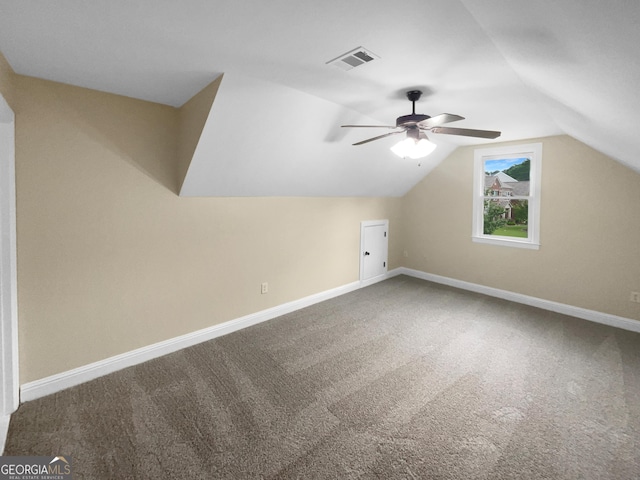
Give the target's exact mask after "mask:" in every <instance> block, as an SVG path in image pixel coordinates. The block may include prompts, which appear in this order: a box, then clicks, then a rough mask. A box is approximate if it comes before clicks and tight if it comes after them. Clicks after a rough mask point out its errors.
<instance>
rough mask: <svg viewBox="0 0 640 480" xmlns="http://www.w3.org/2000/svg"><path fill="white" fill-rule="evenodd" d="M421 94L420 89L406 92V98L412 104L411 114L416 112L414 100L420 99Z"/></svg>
mask: <svg viewBox="0 0 640 480" xmlns="http://www.w3.org/2000/svg"><path fill="white" fill-rule="evenodd" d="M421 96H422V92H421V91H420V90H409V91H408V92H407V98H408V99H409V101H410V102H411V103H412V104H413V108H412V110H413V112H412V113H411V115H415V114H416V102H417V101H418V100H420V97H421Z"/></svg>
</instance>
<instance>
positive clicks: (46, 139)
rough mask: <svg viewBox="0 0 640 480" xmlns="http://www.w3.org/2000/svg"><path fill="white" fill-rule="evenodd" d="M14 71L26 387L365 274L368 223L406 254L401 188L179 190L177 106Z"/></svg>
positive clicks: (23, 377)
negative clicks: (401, 242) (288, 193)
mask: <svg viewBox="0 0 640 480" xmlns="http://www.w3.org/2000/svg"><path fill="white" fill-rule="evenodd" d="M15 80H16V90H17V101H16V108H15V110H16V116H17V122H16V124H17V125H18V128H17V136H16V152H17V153H16V160H17V192H18V199H17V200H18V202H17V203H18V212H17V217H18V279H19V281H18V298H19V314H20V320H19V325H20V328H19V338H20V368H21V378H20V381H21V383H25V382H29V381H33V380H36V379H40V378H43V377H45V376H48V375H52V374H55V373H59V372H62V371H66V370H69V369H72V368H75V367H79V366H82V365H86V364H88V363H90V362H95V361H98V360H101V359H104V358H107V357H110V356H113V355H116V354H120V353H123V352H127V351H130V350H132V349H135V348H138V347H143V346H146V345H149V344H152V343H154V342H158V341H162V340H165V339H168V338H172V337H175V336H177V335H181V334H185V333H188V332H192V331H195V330H198V329H201V328H205V327H209V326H211V325H215V324H218V323H221V322H224V321H227V320H231V319H234V318H237V317H240V316H243V315H246V314H249V313H253V312H257V311H260V310H263V309H266V308H270V307H273V306H276V305H280V304H283V303H285V302H289V301H292V300H296V299H299V298H302V297H305V296H307V295H311V294H314V293H318V292H322V291H325V290H328V289H331V288H335V287H338V286H341V285H344V284H348V283H350V282H353V281H356V280H357V279H358V274H359V264H358V262H359V254H358V252H359V237H360V221H362V220H370V219H378V218H389V220H390V231H391V236H390V250H391V252H395V251H398V248H397V247H396V246H394V241H395V240H394V228H395V226H396V223H397V222H396V218H397V216H398V206H399V203H400V200H399V199H395V200H394V199H381V198H180V197H178V196H177V195H176V194H175V193H174V192H175V189H176V180H177V171H178V170H177V168H176V164H177V160H176V152H177V150H178V146H177V142H178V141H177V139H178V137H179V135H178V131H179V128H178V122H179V117H180V113H179V111H178V110H176V109H174V108H171V107H167V106H161V105H157V104H151V103H147V102H143V101H138V100H133V99H130V98H125V97H120V96H116V95H110V94H105V93H100V92H96V91H91V90H86V89H82V88H76V87H70V86H66V85H61V84H57V83H53V82H47V81H43V80H37V79H33V78H27V77H23V76H16V78H15ZM398 260H399V259H398V258H397V255H396V256H394V255H391V257H390V260H389V266H390V268H394V267H397V266H398V265H399V263H398ZM264 281H267V282H269V293H268V294H266V295H261V294H260V283H261V282H264Z"/></svg>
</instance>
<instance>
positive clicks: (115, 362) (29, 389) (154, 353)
mask: <svg viewBox="0 0 640 480" xmlns="http://www.w3.org/2000/svg"><path fill="white" fill-rule="evenodd" d="M397 275H408V276H411V277H415V278H420V279H423V280H427V281H430V282H434V283H440V284H443V285H449V286H452V287H455V288H460V289H463V290H469V291H472V292H477V293H482V294H485V295H489V296H492V297H497V298H502V299H504V300H510V301H512V302H516V303H522V304H525V305H530V306H533V307H538V308H542V309H544V310H550V311H553V312H558V313H562V314H565V315H571V316H573V317H577V318H582V319H585V320H589V321H592V322H597V323H602V324H604V325H610V326H613V327H618V328H622V329H625V330H630V331H633V332H640V322H639V321H636V320H632V319H630V318H624V317H618V316H616V315H610V314H607V313H602V312H597V311H594V310H587V309H585V308H579V307H573V306H571V305H565V304H562V303H557V302H552V301H549V300H544V299H541V298H536V297H530V296H528V295H523V294H520V293H514V292H509V291H507V290H500V289H497V288H492V287H486V286H484V285H479V284H475V283H470V282H465V281H462V280H456V279H453V278H449V277H443V276H440V275H434V274H431V273H426V272H421V271H419V270H413V269H410V268H405V267H400V268H395V269H393V270H391V271H389V272H387V273H386V274H385V275H380V276H378V277H375V278H373V279H369V280H365V281H362V282H359V281H358V282H352V283H349V284H347V285H343V286H341V287H337V288H334V289H331V290H327V291H324V292H320V293H317V294H315V295H310V296H308V297H304V298H301V299H299V300H295V301H293V302H289V303H286V304H283V305H279V306H277V307H273V308H269V309H267V310H263V311H261V312H256V313H253V314H250V315H246V316H244V317H240V318H236V319H234V320H230V321H228V322H225V323H221V324H219V325H214V326H212V327H209V328H205V329H202V330H198V331H196V332H192V333H188V334H186V335H181V336H179V337H175V338H172V339H169V340H165V341H163V342H159V343H154V344H152V345H148V346H146V347H142V348H138V349H136V350H132V351H130V352H127V353H123V354H121V355H116V356H114V357H110V358H106V359H104V360H100V361H98V362H94V363H90V364H89V365H84V366H82V367H78V368H74V369H73V370H68V371H66V372H62V373H58V374H56V375H51V376H50V377H46V378H42V379H40V380H35V381H33V382H29V383H25V384H23V385H22V386H21V387H20V401H21V402H27V401H30V400H35V399H36V398H40V397H44V396H46V395H51V394H52V393H56V392H59V391H61V390H64V389H66V388H69V387H73V386H76V385H79V384H81V383H84V382H88V381H89V380H93V379H95V378H98V377H101V376H103V375H107V374H109V373H112V372H115V371H118V370H122V369H123V368H127V367H131V366H133V365H137V364H139V363H142V362H146V361H148V360H152V359H154V358H158V357H161V356H163V355H167V354H169V353H173V352H175V351H178V350H181V349H183V348H187V347H191V346H193V345H197V344H198V343H202V342H206V341H207V340H212V339H214V338H217V337H220V336H222V335H227V334H229V333H232V332H235V331H237V330H241V329H243V328H247V327H250V326H252V325H256V324H258V323H261V322H265V321H267V320H271V319H272V318H276V317H279V316H281V315H285V314H287V313H291V312H294V311H296V310H299V309H301V308H305V307H308V306H310V305H313V304H316V303H319V302H323V301H325V300H329V299H331V298H334V297H337V296H339V295H344V294H345V293H349V292H352V291H354V290H358V289H359V288H363V287H366V286H369V285H372V284H374V283H377V282H381V281H383V280H386V279H388V278H392V277H395V276H397ZM7 418H8V417H7ZM0 421H1V419H0ZM2 425H3V424H2V423H0V426H2ZM7 426H8V420H7ZM0 433H2V431H1V430H0ZM5 434H6V432H5ZM2 438H4V437H1V436H0V439H2Z"/></svg>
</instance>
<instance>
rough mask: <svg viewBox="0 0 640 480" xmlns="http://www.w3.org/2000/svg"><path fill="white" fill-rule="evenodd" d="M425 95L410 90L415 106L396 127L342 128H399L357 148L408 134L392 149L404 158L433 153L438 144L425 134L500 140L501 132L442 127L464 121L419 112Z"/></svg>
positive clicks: (361, 126) (363, 142)
mask: <svg viewBox="0 0 640 480" xmlns="http://www.w3.org/2000/svg"><path fill="white" fill-rule="evenodd" d="M421 95H422V92H421V91H420V90H410V91H408V92H407V98H408V99H409V101H410V102H412V104H413V108H412V112H411V114H410V115H403V116H401V117H398V118H397V119H396V124H395V125H394V126H391V125H342V127H348V128H351V127H358V128H393V129H398V130H395V131H393V132H390V133H384V134H382V135H378V136H377V137H372V138H368V139H366V140H362V141H360V142H357V143H354V144H353V145H363V144H365V143H369V142H373V141H374V140H379V139H381V138H385V137H389V136H391V135H397V134H399V133H404V132H407V138H406V139H405V140H403V141H401V142H400V143H398V144H396V145H394V146H393V147H391V150H392V151H393V152H394V153H395V154H396V155H398V156H400V157H410V158H421V157H426V156H427V155H428V154H429V153H431V152H432V151H433V150H434V149H435V148H436V145H435V144H434V143H431V142H430V141H429V139H428V138H427V135H426V133H425V132H432V133H443V134H447V135H462V136H465V137H478V138H498V137H499V136H500V132H496V131H493V130H474V129H470V128H455V127H441V126H440V125H443V124H445V123H451V122H457V121H458V120H464V117H461V116H460V115H453V114H451V113H441V114H440V115H436V116H435V117H430V116H429V115H423V114H421V113H416V102H417V101H418V100H419V99H420V96H421Z"/></svg>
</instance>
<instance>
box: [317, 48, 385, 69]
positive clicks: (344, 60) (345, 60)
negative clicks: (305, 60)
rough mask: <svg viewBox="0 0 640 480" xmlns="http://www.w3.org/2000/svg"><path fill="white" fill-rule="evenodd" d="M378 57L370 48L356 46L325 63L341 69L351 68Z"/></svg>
mask: <svg viewBox="0 0 640 480" xmlns="http://www.w3.org/2000/svg"><path fill="white" fill-rule="evenodd" d="M379 58H380V57H379V56H377V55H376V54H375V53H372V52H371V50H368V49H366V48H364V47H358V48H355V49H353V50H351V51H350V52H347V53H345V54H343V55H340V56H339V57H337V58H334V59H333V60H329V61H328V62H327V65H335V66H336V67H338V68H339V69H341V70H351V69H352V68H355V67H359V66H360V65H364V64H366V63H370V62H372V61H373V60H376V59H379Z"/></svg>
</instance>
